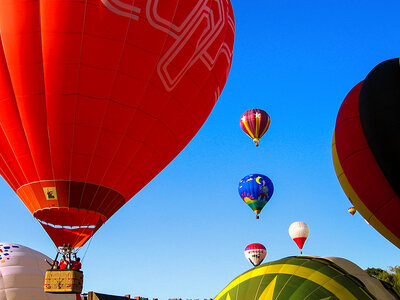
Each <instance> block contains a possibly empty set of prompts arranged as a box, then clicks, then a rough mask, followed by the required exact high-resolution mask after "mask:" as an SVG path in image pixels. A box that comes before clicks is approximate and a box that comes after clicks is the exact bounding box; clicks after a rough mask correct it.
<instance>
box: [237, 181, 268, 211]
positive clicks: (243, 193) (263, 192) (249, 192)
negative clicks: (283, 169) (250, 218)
mask: <svg viewBox="0 0 400 300" xmlns="http://www.w3.org/2000/svg"><path fill="white" fill-rule="evenodd" d="M238 190H239V195H240V197H241V198H242V199H243V201H244V202H246V204H247V205H248V206H250V208H251V209H252V210H253V211H254V212H255V213H256V214H257V216H256V218H257V219H258V218H259V214H260V212H261V210H262V209H263V207H264V206H265V204H267V203H268V201H269V199H271V196H272V194H273V193H274V185H273V184H272V181H271V179H269V178H268V177H267V176H265V175H262V174H251V175H248V176H246V177H244V178H243V179H242V180H240V182H239V189H238Z"/></svg>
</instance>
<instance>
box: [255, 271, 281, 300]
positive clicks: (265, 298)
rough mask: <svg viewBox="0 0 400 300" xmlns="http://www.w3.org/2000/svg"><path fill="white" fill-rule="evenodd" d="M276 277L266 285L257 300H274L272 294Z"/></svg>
mask: <svg viewBox="0 0 400 300" xmlns="http://www.w3.org/2000/svg"><path fill="white" fill-rule="evenodd" d="M277 277H278V276H275V277H274V279H273V280H272V281H271V282H270V283H269V284H268V285H267V287H266V288H265V289H264V291H263V292H262V294H261V296H260V297H259V298H258V300H274V292H275V286H276V278H277Z"/></svg>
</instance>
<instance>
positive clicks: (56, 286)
mask: <svg viewBox="0 0 400 300" xmlns="http://www.w3.org/2000/svg"><path fill="white" fill-rule="evenodd" d="M82 288H83V273H82V271H77V270H48V271H47V272H46V276H45V279H44V291H45V292H46V293H52V294H80V293H81V292H82Z"/></svg>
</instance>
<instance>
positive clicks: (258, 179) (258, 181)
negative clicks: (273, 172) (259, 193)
mask: <svg viewBox="0 0 400 300" xmlns="http://www.w3.org/2000/svg"><path fill="white" fill-rule="evenodd" d="M260 178H262V177H261V176H258V177H257V178H256V182H257V183H258V184H262V183H261V182H260Z"/></svg>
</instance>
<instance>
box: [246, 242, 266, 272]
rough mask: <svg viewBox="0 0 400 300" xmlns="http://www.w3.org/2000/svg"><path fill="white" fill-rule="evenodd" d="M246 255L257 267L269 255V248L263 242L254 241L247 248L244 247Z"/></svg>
mask: <svg viewBox="0 0 400 300" xmlns="http://www.w3.org/2000/svg"><path fill="white" fill-rule="evenodd" d="M244 256H246V258H247V260H248V261H249V262H251V264H252V265H253V266H255V267H256V266H258V265H259V264H261V263H262V262H263V260H264V258H265V256H267V249H266V248H265V247H264V245H262V244H259V243H253V244H250V245H247V247H246V249H244Z"/></svg>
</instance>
